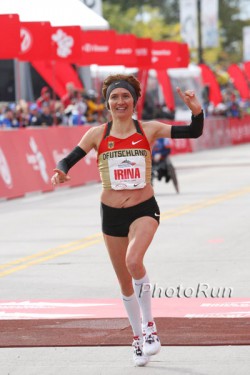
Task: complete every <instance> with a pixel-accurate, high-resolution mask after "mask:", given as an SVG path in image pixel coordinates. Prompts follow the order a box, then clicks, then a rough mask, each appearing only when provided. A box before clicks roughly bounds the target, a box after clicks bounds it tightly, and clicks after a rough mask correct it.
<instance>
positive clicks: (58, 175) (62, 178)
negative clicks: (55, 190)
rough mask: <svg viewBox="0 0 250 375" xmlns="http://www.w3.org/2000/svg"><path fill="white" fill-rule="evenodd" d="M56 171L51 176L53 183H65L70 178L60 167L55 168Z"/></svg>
mask: <svg viewBox="0 0 250 375" xmlns="http://www.w3.org/2000/svg"><path fill="white" fill-rule="evenodd" d="M54 172H55V174H54V175H53V176H52V177H51V183H52V185H58V184H63V183H64V182H66V181H69V180H70V177H69V176H68V175H66V174H65V173H64V172H63V171H61V170H60V169H57V168H55V169H54Z"/></svg>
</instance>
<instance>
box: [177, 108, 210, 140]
mask: <svg viewBox="0 0 250 375" xmlns="http://www.w3.org/2000/svg"><path fill="white" fill-rule="evenodd" d="M191 120H192V121H191V124H190V125H180V126H179V125H174V126H172V128H171V138H198V137H200V136H201V135H202V131H203V125H204V114H203V111H202V112H201V113H199V114H198V115H197V116H194V115H192V118H191Z"/></svg>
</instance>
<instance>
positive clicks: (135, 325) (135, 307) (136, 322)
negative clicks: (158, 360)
mask: <svg viewBox="0 0 250 375" xmlns="http://www.w3.org/2000/svg"><path fill="white" fill-rule="evenodd" d="M122 300H123V304H124V306H125V309H126V311H127V314H128V319H129V322H130V324H131V327H132V330H133V334H134V336H139V337H142V336H143V335H142V327H141V312H140V306H139V304H138V301H137V298H136V296H135V294H132V296H129V297H126V296H124V295H122Z"/></svg>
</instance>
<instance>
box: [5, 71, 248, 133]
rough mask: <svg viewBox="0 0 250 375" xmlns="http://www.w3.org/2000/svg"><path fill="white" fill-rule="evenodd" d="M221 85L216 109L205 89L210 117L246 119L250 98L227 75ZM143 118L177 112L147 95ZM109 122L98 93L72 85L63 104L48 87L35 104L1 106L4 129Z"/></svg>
mask: <svg viewBox="0 0 250 375" xmlns="http://www.w3.org/2000/svg"><path fill="white" fill-rule="evenodd" d="M217 81H218V84H219V87H220V91H221V97H222V101H221V102H220V103H219V104H217V105H214V104H213V103H212V102H210V101H209V86H208V85H205V86H204V88H203V97H202V101H203V108H204V111H205V114H206V117H210V116H223V117H227V118H228V117H229V118H231V117H232V118H242V117H244V116H245V115H246V114H247V115H250V98H248V99H247V100H246V99H245V100H243V99H242V98H241V97H240V94H239V92H238V91H237V90H236V88H235V86H234V84H233V82H232V80H231V79H230V77H229V75H228V74H226V73H225V72H223V74H222V73H220V74H217ZM142 118H143V119H144V120H151V119H155V118H163V119H169V120H174V119H175V111H174V110H173V109H170V108H168V107H167V106H166V105H165V104H161V103H160V100H159V97H158V95H155V94H154V95H151V94H150V93H149V92H147V94H146V96H145V102H144V107H143V111H142ZM107 119H108V111H107V109H106V107H105V104H104V103H103V102H102V100H101V98H100V96H99V94H98V93H97V92H96V91H94V90H88V91H86V90H84V89H79V88H76V87H75V86H74V84H73V83H72V82H68V83H67V84H66V87H65V95H64V96H63V97H62V98H61V99H60V100H59V99H58V100H56V99H55V98H54V94H53V93H52V92H51V90H50V89H49V87H47V86H44V87H43V88H42V89H41V94H40V97H39V98H37V100H36V101H35V102H31V103H30V102H27V101H25V100H19V101H18V103H15V102H13V103H0V129H4V128H26V127H30V126H36V127H37V126H43V127H47V126H52V125H66V126H76V125H84V124H86V123H87V124H98V123H103V122H105V121H106V120H107Z"/></svg>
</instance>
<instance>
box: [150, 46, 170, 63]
mask: <svg viewBox="0 0 250 375" xmlns="http://www.w3.org/2000/svg"><path fill="white" fill-rule="evenodd" d="M162 56H163V57H165V56H171V51H170V50H169V49H161V50H155V49H154V50H152V63H156V62H157V61H159V57H162Z"/></svg>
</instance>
